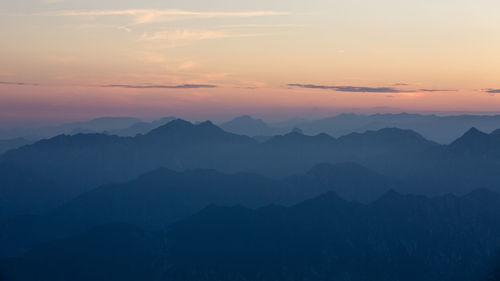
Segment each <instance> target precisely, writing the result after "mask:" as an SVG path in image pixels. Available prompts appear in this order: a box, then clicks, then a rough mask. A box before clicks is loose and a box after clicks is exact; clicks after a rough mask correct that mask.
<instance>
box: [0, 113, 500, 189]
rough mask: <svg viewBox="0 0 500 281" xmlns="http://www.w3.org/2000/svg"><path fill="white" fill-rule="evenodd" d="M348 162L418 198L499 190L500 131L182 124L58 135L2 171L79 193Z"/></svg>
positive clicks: (16, 153)
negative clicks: (182, 177)
mask: <svg viewBox="0 0 500 281" xmlns="http://www.w3.org/2000/svg"><path fill="white" fill-rule="evenodd" d="M344 162H352V163H357V164H359V165H362V166H365V167H367V168H369V169H371V170H374V171H375V172H377V173H379V174H382V175H384V176H386V177H391V178H393V179H394V180H398V181H402V182H406V183H405V184H404V186H405V187H408V191H412V192H416V193H418V194H428V195H432V194H443V193H448V192H455V193H457V194H463V193H466V192H468V191H471V190H473V189H476V188H491V189H494V190H498V188H500V186H498V184H497V182H499V180H500V174H499V173H497V171H498V169H499V168H500V134H496V133H492V134H486V133H482V132H480V131H479V130H477V129H474V128H473V129H471V130H469V131H468V132H467V133H466V134H464V135H463V136H462V137H460V138H459V139H457V140H456V141H454V142H452V143H451V144H449V145H439V144H437V143H435V142H432V141H429V140H426V139H425V138H424V137H422V136H421V135H419V134H418V133H415V132H413V131H410V130H402V129H396V128H386V129H381V130H378V131H367V132H365V133H352V134H349V135H346V136H343V137H340V138H334V137H331V136H329V135H326V134H319V135H315V136H309V135H304V134H302V133H300V132H299V131H294V132H292V133H288V134H285V135H280V136H275V137H272V138H270V139H269V140H267V141H265V142H258V141H256V140H255V139H253V138H250V137H247V136H243V135H236V134H232V133H228V132H225V131H223V130H222V129H220V128H219V127H217V126H216V125H214V124H213V123H211V122H209V121H207V122H203V123H199V124H192V123H190V122H187V121H184V120H180V119H177V120H174V121H171V122H169V123H167V124H165V125H163V126H161V127H159V128H157V129H154V130H152V131H150V132H149V133H147V134H144V135H142V134H139V135H136V136H135V137H119V136H114V135H106V134H78V135H73V136H68V135H60V136H57V137H54V138H51V139H48V140H42V141H39V142H36V143H35V144H32V145H27V146H24V147H22V148H19V149H15V150H10V151H8V152H6V153H5V154H3V155H1V156H0V164H1V167H8V166H13V167H16V169H22V170H25V171H26V172H27V173H28V172H29V173H30V174H32V175H33V176H34V177H43V178H45V179H47V180H50V181H52V182H54V183H55V184H56V185H58V186H63V187H66V188H67V189H69V190H68V192H69V193H72V194H75V195H77V194H80V193H81V192H84V191H87V190H90V189H92V188H94V187H96V186H99V185H103V184H108V183H114V182H123V181H128V180H132V179H134V178H136V177H138V176H139V175H141V174H144V173H147V172H149V171H152V170H155V169H158V168H161V167H164V168H168V169H171V170H175V171H183V170H189V169H215V170H218V171H221V172H226V173H236V172H252V173H257V174H261V175H265V176H269V177H273V178H283V177H287V176H291V175H295V174H301V173H305V172H306V171H308V170H309V169H311V168H312V167H313V166H315V165H318V164H321V163H344Z"/></svg>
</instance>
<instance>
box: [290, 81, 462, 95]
mask: <svg viewBox="0 0 500 281" xmlns="http://www.w3.org/2000/svg"><path fill="white" fill-rule="evenodd" d="M288 86H289V87H297V88H305V89H320V90H332V91H337V92H350V93H418V92H455V91H456V90H446V89H418V90H403V89H399V88H394V87H363V86H361V87H360V86H326V85H315V84H288ZM394 86H408V84H404V83H397V84H394Z"/></svg>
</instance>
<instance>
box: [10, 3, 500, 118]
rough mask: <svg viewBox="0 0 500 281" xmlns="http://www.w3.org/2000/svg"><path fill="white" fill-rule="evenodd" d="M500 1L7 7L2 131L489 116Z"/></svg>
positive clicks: (498, 63) (494, 97)
mask: <svg viewBox="0 0 500 281" xmlns="http://www.w3.org/2000/svg"><path fill="white" fill-rule="evenodd" d="M499 15H500V1H498V0H474V1H473V0H439V1H436V0H419V1H403V0H253V1H240V0H232V1H229V0H228V1H222V0H210V1H207V0H183V1H166V0H163V1H160V0H141V1H139V0H134V1H132V0H105V1H104V0H17V1H7V0H5V1H2V4H1V5H0V34H1V44H0V120H1V121H0V124H2V123H5V124H8V123H16V122H17V123H23V124H28V123H30V122H35V123H40V122H55V121H58V120H79V119H88V118H93V117H97V116H110V115H112V116H125V115H127V116H137V117H142V118H145V119H148V118H157V117H161V116H167V115H176V116H179V117H184V118H195V119H196V118H205V119H208V118H215V119H217V118H219V119H223V118H226V117H229V116H234V115H240V114H253V115H256V116H263V117H265V116H267V117H269V118H272V117H273V118H278V117H279V116H282V117H283V118H284V117H291V116H303V117H319V116H325V115H328V114H334V113H338V112H342V111H370V110H372V111H376V110H377V109H380V111H390V110H393V111H398V110H399V111H442V112H445V111H471V112H481V111H484V112H492V111H500V19H499V18H500V17H499Z"/></svg>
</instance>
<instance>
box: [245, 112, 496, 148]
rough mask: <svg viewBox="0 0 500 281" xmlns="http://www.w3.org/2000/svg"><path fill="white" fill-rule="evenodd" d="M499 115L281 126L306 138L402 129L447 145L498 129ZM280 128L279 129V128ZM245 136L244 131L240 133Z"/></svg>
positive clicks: (386, 117) (382, 117) (351, 117)
mask: <svg viewBox="0 0 500 281" xmlns="http://www.w3.org/2000/svg"><path fill="white" fill-rule="evenodd" d="M499 124H500V116H499V115H492V116H490V115H455V116H438V115H422V114H408V113H401V114H373V115H361V114H340V115H337V116H332V117H328V118H323V119H319V120H309V121H308V120H299V121H298V122H286V123H281V124H278V125H279V126H280V127H285V128H288V129H290V128H293V127H299V128H301V129H302V130H303V131H304V132H305V133H306V134H312V135H314V134H319V133H327V134H329V135H332V136H334V137H340V136H342V135H347V134H349V133H353V132H358V133H362V132H365V131H369V130H373V131H376V130H380V129H383V128H392V127H394V128H400V129H408V130H413V131H415V132H418V133H419V134H421V135H423V136H424V137H425V138H427V139H429V140H432V141H436V142H438V143H442V144H448V143H451V142H452V141H454V140H455V139H457V138H458V137H460V136H461V135H462V134H463V133H465V132H466V131H467V130H469V129H470V128H471V127H476V128H478V129H480V130H482V131H485V132H491V131H493V130H496V129H498V127H499ZM278 125H277V126H278ZM240 132H243V131H240Z"/></svg>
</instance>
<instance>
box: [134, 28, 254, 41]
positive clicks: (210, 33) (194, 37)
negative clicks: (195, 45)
mask: <svg viewBox="0 0 500 281" xmlns="http://www.w3.org/2000/svg"><path fill="white" fill-rule="evenodd" d="M253 36H257V34H245V33H236V32H231V31H215V30H188V29H179V30H173V31H160V32H152V33H144V34H143V35H142V37H141V40H143V41H160V40H164V41H171V42H179V41H199V40H211V39H222V38H237V37H253Z"/></svg>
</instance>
